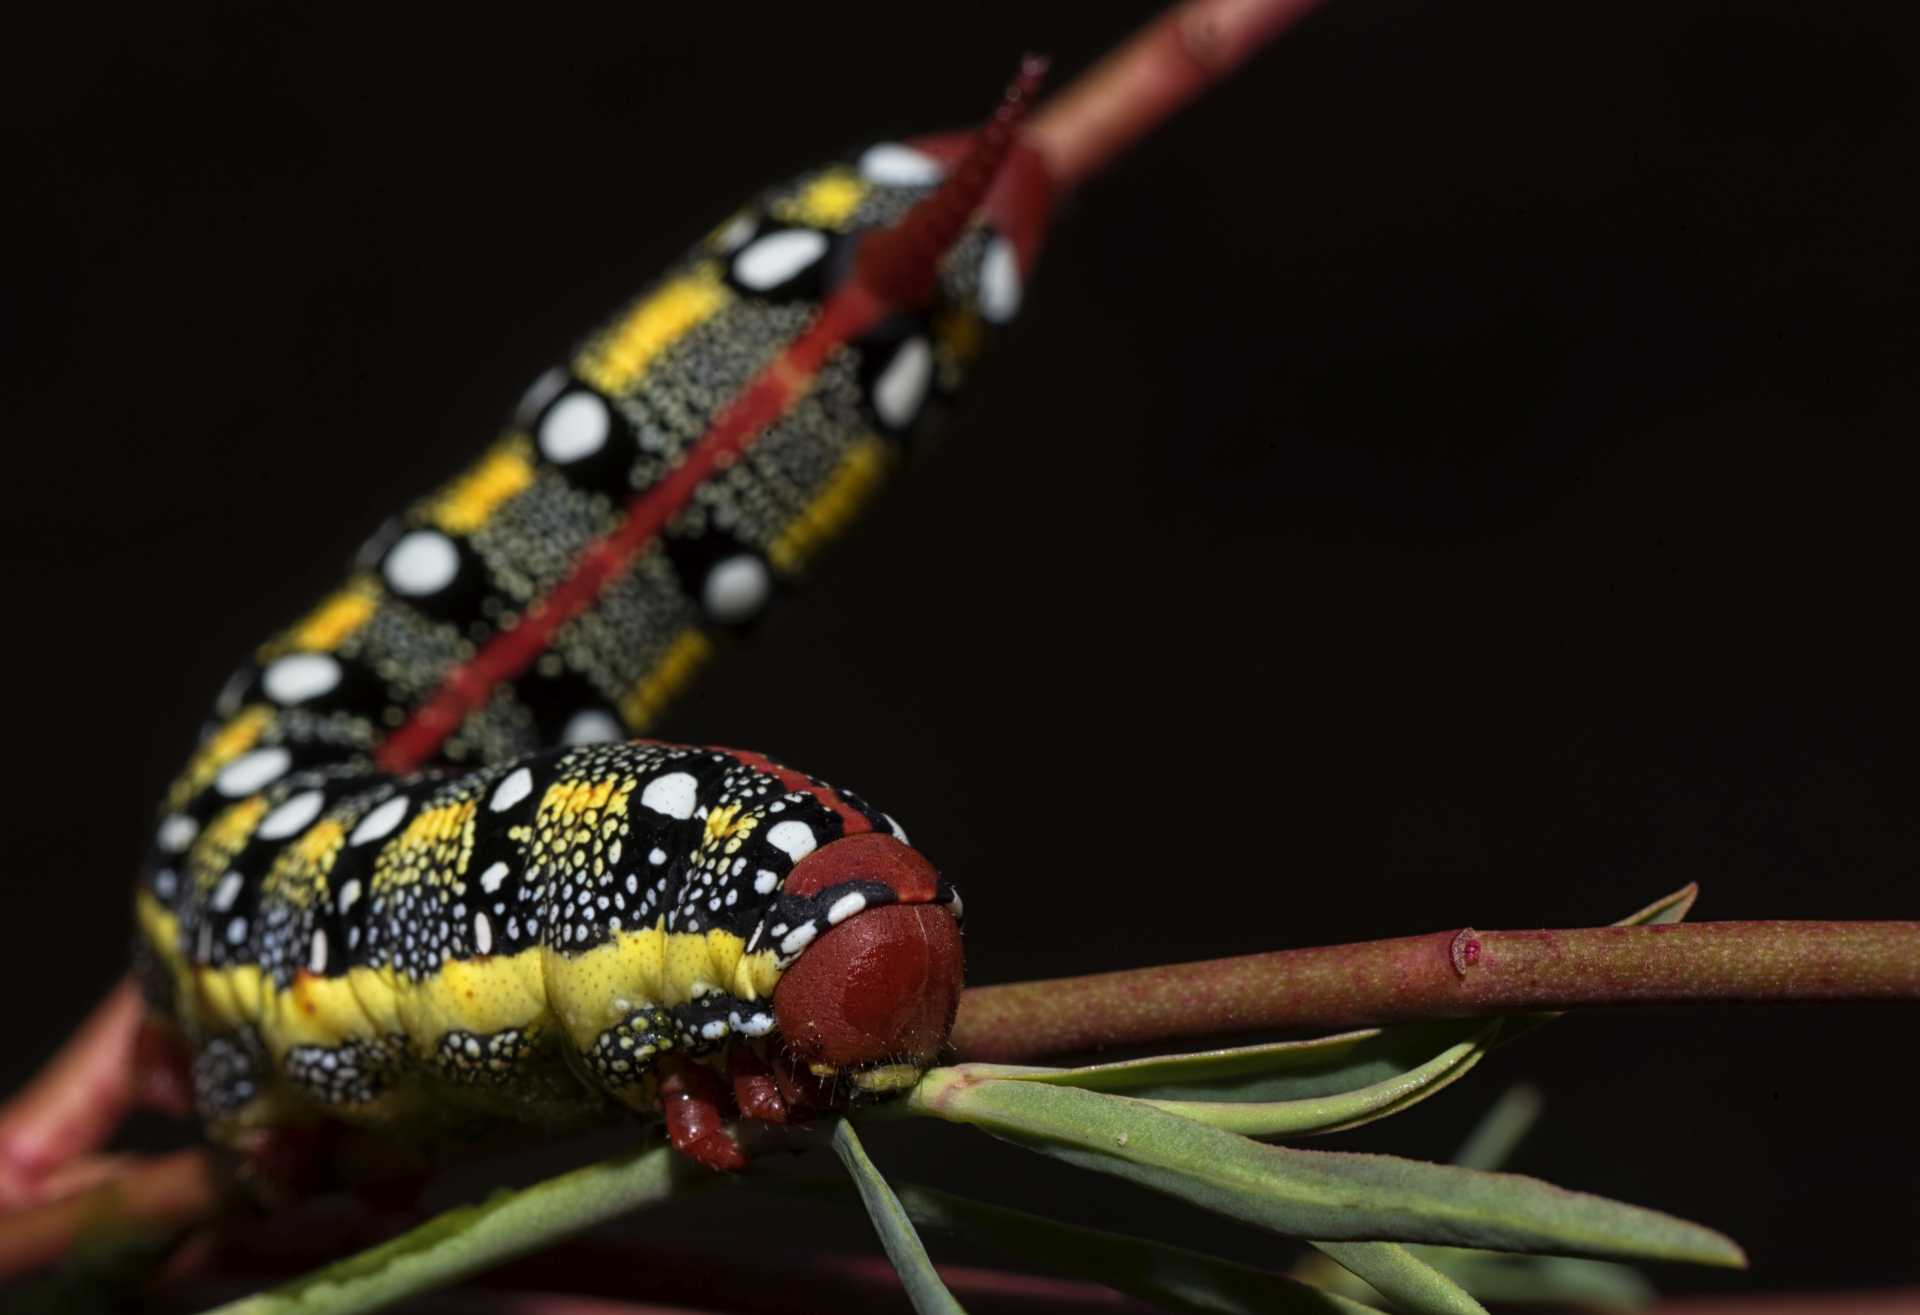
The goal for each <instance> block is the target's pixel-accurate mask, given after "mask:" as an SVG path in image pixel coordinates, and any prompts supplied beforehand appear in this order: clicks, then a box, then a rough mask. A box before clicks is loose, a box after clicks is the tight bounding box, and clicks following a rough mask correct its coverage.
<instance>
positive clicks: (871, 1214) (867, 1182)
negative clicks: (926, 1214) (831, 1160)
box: [833, 1119, 966, 1315]
mask: <svg viewBox="0 0 1920 1315" xmlns="http://www.w3.org/2000/svg"><path fill="white" fill-rule="evenodd" d="M833 1149H834V1150H835V1151H836V1152H837V1153H838V1154H839V1156H840V1162H841V1163H842V1164H844V1165H846V1166H847V1172H848V1173H849V1174H850V1175H852V1177H853V1185H854V1186H855V1187H856V1188H858V1189H859V1191H860V1201H861V1204H863V1205H865V1206H866V1207H867V1218H869V1219H871V1220H872V1221H873V1231H874V1232H876V1233H878V1234H879V1235H880V1245H881V1246H882V1247H884V1248H885V1249H886V1252H887V1259H888V1260H891V1261H892V1262H893V1269H894V1272H895V1273H897V1274H898V1275H899V1276H900V1282H901V1283H902V1284H903V1285H904V1286H905V1287H906V1289H907V1299H908V1300H909V1301H911V1302H912V1303H913V1308H914V1309H915V1310H916V1311H918V1312H920V1315H966V1311H965V1308H964V1307H962V1306H961V1305H960V1303H959V1302H957V1301H955V1300H954V1298H953V1294H952V1293H951V1292H949V1291H947V1285H946V1284H945V1283H943V1282H941V1281H940V1275H939V1273H938V1271H936V1270H935V1269H934V1267H933V1261H932V1260H931V1259H930V1258H929V1257H928V1256H927V1249H926V1247H924V1246H922V1245H921V1243H920V1235H919V1234H918V1233H916V1232H914V1231H913V1221H912V1220H910V1219H908V1218H907V1212H906V1208H905V1207H904V1206H902V1205H901V1204H900V1198H899V1197H897V1196H895V1195H894V1194H893V1189H892V1188H891V1187H889V1186H887V1180H886V1179H885V1178H882V1177H881V1176H880V1171H879V1170H878V1169H876V1168H874V1167H873V1161H872V1160H870V1159H868V1158H867V1148H866V1147H864V1146H862V1145H861V1144H860V1135H859V1134H858V1133H856V1132H855V1131H854V1130H853V1124H852V1122H851V1121H849V1120H847V1119H841V1120H840V1121H839V1123H837V1124H836V1125H834V1129H833Z"/></svg>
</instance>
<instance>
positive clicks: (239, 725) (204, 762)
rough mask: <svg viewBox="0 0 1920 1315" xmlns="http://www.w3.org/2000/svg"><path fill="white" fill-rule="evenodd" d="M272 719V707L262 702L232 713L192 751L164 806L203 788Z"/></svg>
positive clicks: (251, 743) (173, 805) (183, 800)
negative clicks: (229, 718)
mask: <svg viewBox="0 0 1920 1315" xmlns="http://www.w3.org/2000/svg"><path fill="white" fill-rule="evenodd" d="M272 720H273V710H272V709H271V708H268V707H267V706H266V705H265V704H254V705H253V706H252V707H247V708H242V709H240V711H239V712H237V713H235V714H234V717H233V720H232V721H230V722H228V723H227V724H226V725H224V726H222V727H221V728H220V729H219V730H217V731H215V732H214V733H213V734H212V735H211V736H210V737H208V739H207V740H206V741H205V742H204V743H203V744H201V746H200V747H199V748H198V749H195V750H194V751H193V757H192V758H190V759H189V760H188V761H187V770H186V771H184V772H182V773H181V774H180V779H179V780H177V781H175V782H174V783H173V785H172V787H171V788H170V789H168V791H167V807H169V808H179V807H180V806H181V805H183V804H185V803H186V802H187V800H189V799H191V798H193V797H194V796H195V795H197V794H199V793H200V792H201V791H202V790H204V789H206V788H207V785H208V783H209V782H211V781H212V780H213V778H214V777H216V776H218V775H219V774H220V769H221V768H222V767H225V766H226V765H227V764H228V763H230V762H232V761H233V760H234V759H235V758H238V757H239V756H240V755H241V754H243V753H245V752H246V751H247V750H249V749H251V748H252V747H253V746H254V745H256V744H258V743H259V742H260V737H261V735H263V734H264V733H265V732H266V729H267V725H268V723H269V722H271V721H272Z"/></svg>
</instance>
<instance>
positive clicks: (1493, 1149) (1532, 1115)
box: [1453, 1082, 1540, 1171]
mask: <svg viewBox="0 0 1920 1315" xmlns="http://www.w3.org/2000/svg"><path fill="white" fill-rule="evenodd" d="M1539 1117H1540V1089H1539V1088H1538V1087H1535V1086H1532V1085H1530V1084H1528V1083H1525V1082H1521V1083H1517V1084H1515V1085H1514V1086H1511V1087H1508V1088H1507V1089H1506V1090H1505V1091H1503V1092H1501V1093H1500V1098H1499V1099H1498V1100H1496V1101H1494V1102H1493V1104H1492V1105H1491V1106H1489V1107H1488V1109H1487V1112H1486V1113H1485V1114H1482V1115H1481V1116H1480V1122H1478V1123H1476V1124H1475V1125H1474V1127H1473V1131H1472V1132H1470V1133H1468V1134H1467V1140H1466V1141H1465V1143H1463V1144H1462V1145H1461V1147H1460V1149H1459V1150H1458V1151H1456V1152H1454V1156H1453V1162H1454V1163H1455V1164H1457V1165H1459V1166H1460V1167H1461V1168H1462V1169H1486V1170H1489V1171H1491V1170H1494V1169H1498V1168H1499V1167H1500V1166H1501V1165H1503V1164H1505V1163H1506V1162H1507V1161H1508V1160H1509V1159H1511V1158H1513V1152H1514V1149H1515V1148H1516V1147H1518V1146H1519V1145H1520V1142H1521V1141H1522V1139H1524V1138H1525V1137H1526V1135H1527V1134H1528V1133H1529V1132H1531V1131H1533V1125H1534V1122H1535V1121H1536V1120H1537V1119H1539Z"/></svg>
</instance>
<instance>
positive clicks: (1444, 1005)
mask: <svg viewBox="0 0 1920 1315" xmlns="http://www.w3.org/2000/svg"><path fill="white" fill-rule="evenodd" d="M1890 1000H1892V1001H1920V922H1706V923H1682V924H1678V925H1671V926H1654V927H1586V928H1579V929H1576V930H1572V931H1492V932H1476V931H1474V930H1472V929H1471V928H1465V929H1462V930H1459V931H1443V932H1434V933H1432V934H1430V935H1426V936H1406V937H1401V938H1398V939H1395V940H1384V941H1362V942H1360V943H1358V944H1353V945H1332V946H1325V947H1322V948H1317V949H1306V950H1281V951H1277V952H1275V953H1271V954H1249V955H1243V956H1240V957H1238V958H1233V959H1211V960H1207V961H1204V962H1200V963H1186V964H1168V965H1165V966H1163V967H1158V968H1140V969H1134V970H1132V971H1128V972H1114V973H1099V974H1095V975H1092V976H1087V977H1068V978H1056V979H1054V980H1051V981H1038V982H1019V983H1015V984H1012V985H1007V986H986V987H976V988H974V989H973V990H970V991H968V992H967V993H966V995H965V996H964V997H963V998H962V1000H961V1002H960V1016H959V1020H958V1022H957V1023H956V1025H955V1027H954V1033H953V1044H954V1046H955V1048H956V1049H957V1050H958V1051H959V1053H960V1056H961V1058H962V1059H969V1060H992V1061H999V1062H1014V1061H1020V1060H1027V1059H1032V1058H1035V1057H1038V1056H1041V1055H1048V1054H1058V1053H1063V1052H1069V1051H1078V1050H1092V1049H1096V1048H1098V1047H1101V1046H1115V1045H1131V1044H1137V1043H1142V1042H1149V1041H1165V1040H1170V1039H1173V1038H1177V1037H1199V1036H1209V1035H1217V1034H1219V1033H1222V1032H1245V1031H1270V1030H1276V1029H1282V1028H1310V1027H1311V1028H1324V1027H1354V1026H1362V1025H1367V1024H1374V1023H1402V1022H1410V1021H1414V1020H1419V1019H1435V1018H1470V1017H1480V1016H1486V1015H1494V1014H1515V1013H1532V1012H1538V1011H1543V1010H1559V1009H1573V1008H1583V1007H1584V1008H1593V1007H1606V1006H1618V1005H1676V1004H1796V1003H1810V1002H1814V1001H1820V1002H1826V1003H1837V1002H1861V1001H1890Z"/></svg>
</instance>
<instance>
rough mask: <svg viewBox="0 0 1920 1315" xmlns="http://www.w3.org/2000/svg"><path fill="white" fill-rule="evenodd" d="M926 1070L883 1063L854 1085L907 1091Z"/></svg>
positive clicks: (857, 1078) (856, 1078)
mask: <svg viewBox="0 0 1920 1315" xmlns="http://www.w3.org/2000/svg"><path fill="white" fill-rule="evenodd" d="M925 1072H926V1070H925V1069H923V1068H921V1067H919V1066H918V1065H916V1064H882V1065H880V1066H879V1067H878V1068H869V1069H863V1070H861V1071H859V1072H857V1073H855V1074H853V1085H854V1086H856V1087H858V1088H860V1090H862V1091H866V1092H872V1093H874V1094H876V1095H885V1094H888V1093H891V1092H895V1091H905V1090H906V1089H907V1088H908V1087H911V1086H912V1085H913V1084H914V1083H916V1082H918V1081H919V1080H920V1076H921V1074H923V1073H925ZM1122 1144H1123V1145H1124V1143H1122Z"/></svg>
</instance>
